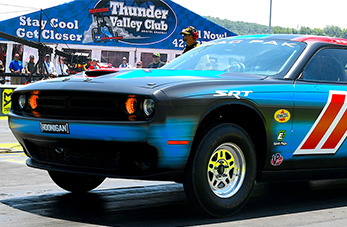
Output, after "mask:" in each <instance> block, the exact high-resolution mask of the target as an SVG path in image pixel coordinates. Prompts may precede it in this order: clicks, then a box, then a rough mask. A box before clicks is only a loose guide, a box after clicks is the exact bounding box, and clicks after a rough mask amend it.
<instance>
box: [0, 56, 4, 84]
mask: <svg viewBox="0 0 347 227" xmlns="http://www.w3.org/2000/svg"><path fill="white" fill-rule="evenodd" d="M4 72H5V66H4V63H2V61H1V60H0V73H4ZM0 78H2V81H3V83H5V76H2V77H0Z"/></svg>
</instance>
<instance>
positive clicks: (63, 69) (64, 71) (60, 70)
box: [57, 57, 69, 76]
mask: <svg viewBox="0 0 347 227" xmlns="http://www.w3.org/2000/svg"><path fill="white" fill-rule="evenodd" d="M57 74H58V75H62V76H67V75H69V67H67V65H66V64H65V61H64V58H61V57H59V64H58V66H57Z"/></svg>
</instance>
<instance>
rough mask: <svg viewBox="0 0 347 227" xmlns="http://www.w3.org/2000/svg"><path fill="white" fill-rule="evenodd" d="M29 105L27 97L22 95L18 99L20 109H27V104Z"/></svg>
mask: <svg viewBox="0 0 347 227" xmlns="http://www.w3.org/2000/svg"><path fill="white" fill-rule="evenodd" d="M26 103H27V98H26V96H25V95H20V96H19V98H18V106H19V108H20V109H23V108H24V107H25V104H26Z"/></svg>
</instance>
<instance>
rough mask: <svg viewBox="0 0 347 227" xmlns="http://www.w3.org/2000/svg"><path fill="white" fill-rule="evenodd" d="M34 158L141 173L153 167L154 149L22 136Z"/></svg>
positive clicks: (82, 166) (132, 145)
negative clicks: (25, 137)
mask: <svg viewBox="0 0 347 227" xmlns="http://www.w3.org/2000/svg"><path fill="white" fill-rule="evenodd" d="M24 143H25V147H26V149H27V152H28V153H29V156H30V157H31V158H32V159H34V160H35V161H38V162H42V163H46V164H51V165H60V166H70V167H76V168H91V169H101V170H112V171H116V172H118V173H122V174H124V175H127V174H129V175H130V174H133V173H134V172H138V173H137V174H140V175H141V174H144V173H145V172H148V171H151V170H152V169H153V168H156V166H157V162H158V153H157V150H156V149H155V148H154V147H152V146H150V145H148V144H147V143H127V142H107V141H85V140H83V141H82V140H81V141H79V140H68V139H67V140H59V141H58V140H57V141H51V142H49V141H41V140H40V141H36V140H28V139H27V140H25V141H24Z"/></svg>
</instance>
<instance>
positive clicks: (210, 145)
mask: <svg viewBox="0 0 347 227" xmlns="http://www.w3.org/2000/svg"><path fill="white" fill-rule="evenodd" d="M255 177H256V157H255V149H254V145H253V143H252V141H251V139H250V138H249V136H248V134H247V133H246V132H245V131H244V130H243V129H242V128H240V127H239V126H237V125H234V124H228V123H224V124H220V125H218V126H216V127H214V128H212V129H211V130H210V131H209V132H208V133H207V134H206V135H205V136H204V137H203V139H202V140H201V142H200V144H199V145H198V147H197V150H196V153H195V156H194V158H193V159H192V160H191V161H190V162H189V164H188V167H187V171H186V176H185V180H184V189H185V192H186V194H187V197H188V198H189V199H190V200H191V201H192V202H193V204H194V205H195V206H196V207H197V208H198V209H199V210H200V211H202V212H203V213H206V214H209V215H212V216H216V217H224V216H229V215H232V214H233V213H234V212H236V211H238V210H239V209H241V207H242V206H243V205H244V204H245V203H246V201H247V199H248V197H249V195H250V193H251V190H252V188H253V185H254V181H255Z"/></svg>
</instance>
